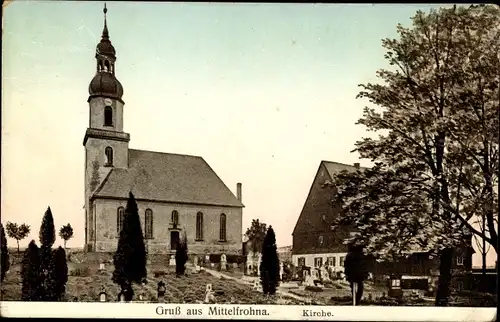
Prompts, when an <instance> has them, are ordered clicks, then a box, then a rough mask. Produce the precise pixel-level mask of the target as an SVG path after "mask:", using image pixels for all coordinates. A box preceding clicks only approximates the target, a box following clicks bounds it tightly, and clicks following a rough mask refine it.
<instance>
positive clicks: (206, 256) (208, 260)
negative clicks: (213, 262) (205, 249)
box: [205, 254, 210, 267]
mask: <svg viewBox="0 0 500 322" xmlns="http://www.w3.org/2000/svg"><path fill="white" fill-rule="evenodd" d="M205 265H206V267H210V254H206V255H205Z"/></svg>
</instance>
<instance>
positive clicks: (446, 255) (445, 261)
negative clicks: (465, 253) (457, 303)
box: [435, 248, 453, 306]
mask: <svg viewBox="0 0 500 322" xmlns="http://www.w3.org/2000/svg"><path fill="white" fill-rule="evenodd" d="M452 260H453V248H445V249H443V250H442V251H441V255H440V261H439V280H438V286H437V291H436V301H435V305H436V306H448V297H449V295H450V284H451V266H452Z"/></svg>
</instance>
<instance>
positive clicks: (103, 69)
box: [89, 4, 123, 101]
mask: <svg viewBox="0 0 500 322" xmlns="http://www.w3.org/2000/svg"><path fill="white" fill-rule="evenodd" d="M103 12H104V28H103V30H102V36H101V41H100V42H99V43H98V44H97V47H96V54H95V58H96V60H97V71H96V75H95V76H94V78H93V79H92V81H91V82H90V86H89V94H90V97H89V99H90V98H92V97H95V96H102V97H109V98H114V99H118V100H120V101H121V98H122V96H123V86H122V85H121V84H120V82H119V81H118V79H116V77H115V62H116V51H115V47H113V45H112V44H111V40H110V39H109V31H108V25H107V21H106V14H107V12H108V9H107V8H106V4H104V10H103Z"/></svg>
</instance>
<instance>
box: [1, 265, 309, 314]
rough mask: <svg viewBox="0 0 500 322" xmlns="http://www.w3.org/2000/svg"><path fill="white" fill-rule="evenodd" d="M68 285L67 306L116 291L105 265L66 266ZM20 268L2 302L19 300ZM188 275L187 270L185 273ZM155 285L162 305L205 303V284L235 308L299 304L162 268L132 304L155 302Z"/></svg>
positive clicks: (151, 270) (111, 296)
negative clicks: (160, 286) (162, 296)
mask: <svg viewBox="0 0 500 322" xmlns="http://www.w3.org/2000/svg"><path fill="white" fill-rule="evenodd" d="M68 268H69V274H68V275H69V276H68V283H67V284H66V296H65V301H70V302H97V301H98V300H99V293H100V291H101V287H102V286H104V288H105V290H106V293H107V294H108V301H117V300H118V292H119V288H118V286H117V285H115V284H114V283H113V282H112V280H111V276H112V273H113V269H114V267H113V265H106V269H105V270H104V271H100V270H99V264H75V263H70V264H69V267H68ZM20 269H21V267H20V265H19V264H16V265H13V267H11V269H10V271H9V273H8V274H7V276H6V278H5V281H4V283H2V287H1V288H2V300H4V301H20V300H21V275H20ZM188 271H189V269H188ZM159 281H163V282H164V283H165V284H166V292H165V299H164V302H166V303H198V302H200V301H203V300H204V299H205V289H206V285H207V284H208V283H211V284H212V288H213V290H214V292H215V293H216V301H217V303H238V304H300V303H299V302H296V303H295V301H294V300H290V299H286V300H284V299H282V298H281V297H279V296H277V297H275V298H267V297H265V296H264V295H263V294H262V293H260V292H258V291H255V290H253V289H252V287H251V286H248V285H244V284H240V283H238V282H237V281H233V280H229V279H220V278H216V277H214V276H212V275H210V274H209V273H207V272H204V271H201V272H200V273H197V274H189V275H188V276H182V277H176V276H175V269H174V268H173V267H172V268H171V267H165V266H163V265H149V266H148V277H147V284H145V285H134V293H135V296H134V300H138V297H139V294H142V295H143V299H144V301H151V302H156V301H157V285H158V282H159Z"/></svg>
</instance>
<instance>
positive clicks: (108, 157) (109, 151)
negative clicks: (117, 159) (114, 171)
mask: <svg viewBox="0 0 500 322" xmlns="http://www.w3.org/2000/svg"><path fill="white" fill-rule="evenodd" d="M104 154H105V155H106V163H105V164H104V165H105V166H108V167H109V166H112V165H113V149H112V148H111V147H109V146H108V147H106V149H105V150H104Z"/></svg>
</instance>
